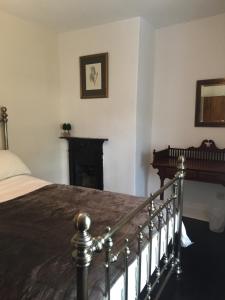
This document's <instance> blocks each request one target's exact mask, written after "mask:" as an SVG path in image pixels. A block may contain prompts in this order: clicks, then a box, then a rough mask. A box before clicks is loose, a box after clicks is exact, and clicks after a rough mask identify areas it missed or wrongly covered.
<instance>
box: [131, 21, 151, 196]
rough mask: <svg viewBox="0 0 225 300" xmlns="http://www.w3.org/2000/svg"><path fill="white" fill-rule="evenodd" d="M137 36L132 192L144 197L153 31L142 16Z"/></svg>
mask: <svg viewBox="0 0 225 300" xmlns="http://www.w3.org/2000/svg"><path fill="white" fill-rule="evenodd" d="M139 35H140V36H139V60H138V61H139V65H138V93H137V105H136V171H135V188H136V190H135V194H136V195H140V196H147V193H148V174H149V169H150V153H151V146H150V142H151V124H152V103H153V75H154V49H155V48H154V47H155V41H154V39H155V34H154V28H153V27H152V25H151V24H150V23H149V22H147V21H146V20H145V19H140V34H139Z"/></svg>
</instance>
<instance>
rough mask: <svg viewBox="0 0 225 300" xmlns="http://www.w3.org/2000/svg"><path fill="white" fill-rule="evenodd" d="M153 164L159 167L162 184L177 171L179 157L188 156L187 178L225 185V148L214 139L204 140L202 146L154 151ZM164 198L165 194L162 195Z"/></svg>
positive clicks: (155, 167) (154, 166)
mask: <svg viewBox="0 0 225 300" xmlns="http://www.w3.org/2000/svg"><path fill="white" fill-rule="evenodd" d="M153 154H154V158H153V163H152V166H153V168H154V169H158V175H159V177H160V184H161V186H163V183H164V180H165V178H172V177H173V176H174V174H175V172H176V162H177V157H178V156H180V155H184V157H185V158H186V176H185V179H189V180H194V181H203V182H210V183H218V184H223V185H225V149H219V148H217V147H216V145H215V142H214V141H213V140H204V141H203V142H202V143H201V146H200V147H197V148H195V147H189V148H186V149H182V148H170V146H168V148H167V149H165V150H161V151H155V150H154V152H153ZM160 198H161V199H162V198H163V195H161V197H160Z"/></svg>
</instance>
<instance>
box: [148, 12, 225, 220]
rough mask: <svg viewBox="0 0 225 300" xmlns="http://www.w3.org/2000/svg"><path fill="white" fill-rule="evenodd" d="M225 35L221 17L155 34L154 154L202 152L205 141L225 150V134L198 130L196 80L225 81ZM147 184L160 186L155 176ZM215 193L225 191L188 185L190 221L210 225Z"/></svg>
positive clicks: (224, 21)
mask: <svg viewBox="0 0 225 300" xmlns="http://www.w3.org/2000/svg"><path fill="white" fill-rule="evenodd" d="M224 29H225V14H222V15H218V16H215V17H211V18H207V19H201V20H198V21H193V22H190V23H186V24H179V25H175V26H170V27H166V28H162V29H159V30H157V31H156V47H155V80H154V108H153V125H152V146H153V148H156V149H157V150H159V149H163V148H165V147H167V146H168V145H169V144H170V145H171V146H181V147H187V146H191V145H193V146H199V145H200V142H201V141H202V140H203V139H205V138H210V139H214V140H215V142H216V143H217V145H218V146H219V147H225V138H224V137H225V128H198V127H194V115H195V84H196V80H198V79H209V78H220V77H224V76H225V59H224V53H225V35H224ZM153 173H155V172H154V171H153V170H152V174H153ZM149 182H150V190H153V189H155V187H158V186H159V180H158V178H157V177H156V176H155V175H154V176H153V175H152V176H151V178H150V181H149ZM217 192H222V193H225V189H224V187H223V186H222V185H214V184H206V183H197V182H190V181H189V182H186V184H185V201H184V206H185V207H184V209H185V213H186V215H189V216H192V217H197V218H200V219H206V220H207V219H208V212H209V210H210V206H211V205H217V202H218V200H217V199H216V194H217ZM224 205H225V201H224Z"/></svg>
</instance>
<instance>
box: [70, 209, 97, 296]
mask: <svg viewBox="0 0 225 300" xmlns="http://www.w3.org/2000/svg"><path fill="white" fill-rule="evenodd" d="M74 222H75V227H76V229H77V230H78V232H77V233H76V234H75V235H74V237H73V238H72V241H71V242H72V244H73V246H74V249H75V250H74V251H73V253H72V256H73V258H74V259H75V261H76V267H77V300H88V267H89V266H90V263H91V260H92V251H91V246H92V243H93V239H92V237H91V235H90V234H89V233H88V230H89V228H90V226H91V219H90V217H89V216H88V215H87V214H84V213H79V214H78V215H76V216H75V217H74Z"/></svg>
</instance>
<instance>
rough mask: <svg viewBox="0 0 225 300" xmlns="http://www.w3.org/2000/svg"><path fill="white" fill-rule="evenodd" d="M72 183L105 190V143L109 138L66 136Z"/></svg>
mask: <svg viewBox="0 0 225 300" xmlns="http://www.w3.org/2000/svg"><path fill="white" fill-rule="evenodd" d="M65 139H66V140H67V141H68V144H69V176H70V184H72V185H78V186H84V187H90V188H95V189H100V190H103V187H104V184H103V143H104V142H105V141H107V139H94V138H77V137H66V138H65Z"/></svg>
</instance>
